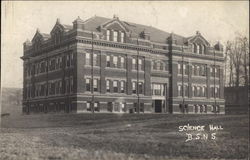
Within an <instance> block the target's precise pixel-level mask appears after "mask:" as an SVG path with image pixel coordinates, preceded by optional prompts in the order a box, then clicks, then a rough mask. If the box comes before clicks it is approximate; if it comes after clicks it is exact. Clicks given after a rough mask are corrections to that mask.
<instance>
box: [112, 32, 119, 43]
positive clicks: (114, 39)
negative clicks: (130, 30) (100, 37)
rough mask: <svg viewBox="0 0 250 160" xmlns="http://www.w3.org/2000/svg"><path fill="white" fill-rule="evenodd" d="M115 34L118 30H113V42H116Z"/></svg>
mask: <svg viewBox="0 0 250 160" xmlns="http://www.w3.org/2000/svg"><path fill="white" fill-rule="evenodd" d="M117 35H118V32H117V31H114V32H113V41H115V42H117Z"/></svg>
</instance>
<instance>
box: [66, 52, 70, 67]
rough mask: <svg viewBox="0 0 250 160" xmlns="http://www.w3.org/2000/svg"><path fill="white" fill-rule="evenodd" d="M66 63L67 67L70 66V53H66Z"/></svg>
mask: <svg viewBox="0 0 250 160" xmlns="http://www.w3.org/2000/svg"><path fill="white" fill-rule="evenodd" d="M66 65H67V67H69V66H70V54H67V55H66Z"/></svg>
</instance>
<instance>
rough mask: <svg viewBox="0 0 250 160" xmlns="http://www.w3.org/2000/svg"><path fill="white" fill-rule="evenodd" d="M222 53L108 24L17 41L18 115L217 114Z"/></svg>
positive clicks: (95, 20) (200, 41) (144, 29)
mask: <svg viewBox="0 0 250 160" xmlns="http://www.w3.org/2000/svg"><path fill="white" fill-rule="evenodd" d="M222 52H223V47H222V45H221V44H219V43H218V44H216V45H215V46H210V44H209V43H208V41H207V40H206V39H205V38H204V37H203V36H202V35H201V34H200V33H199V32H197V33H196V34H195V35H193V36H191V37H183V36H179V35H177V34H174V33H167V32H165V31H162V30H159V29H156V28H154V27H150V26H145V25H140V24H135V23H130V22H125V21H121V20H120V19H119V18H118V17H116V16H114V17H113V18H112V19H108V18H103V17H97V16H95V17H92V18H90V19H88V20H86V21H83V20H82V19H80V18H79V17H78V18H77V19H76V20H75V21H74V22H73V25H72V26H70V25H64V24H61V23H60V20H59V19H58V20H57V22H56V24H55V26H54V27H53V29H52V30H51V32H50V34H45V33H41V32H40V31H39V30H37V32H36V34H35V36H34V37H33V39H32V41H29V40H27V41H26V42H25V43H24V55H23V57H21V58H22V59H23V62H24V63H23V67H24V73H23V75H24V81H23V88H24V89H23V112H24V113H37V112H45V113H46V112H76V113H81V112H93V113H95V112H112V113H174V114H175V113H188V114H192V113H205V114H209V113H224V98H223V97H224V95H223V93H224V88H223V86H224V84H223V61H224V59H223V53H222Z"/></svg>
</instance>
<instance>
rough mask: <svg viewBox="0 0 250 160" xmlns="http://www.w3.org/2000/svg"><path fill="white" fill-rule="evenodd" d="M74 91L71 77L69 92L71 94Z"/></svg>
mask: <svg viewBox="0 0 250 160" xmlns="http://www.w3.org/2000/svg"><path fill="white" fill-rule="evenodd" d="M73 90H74V80H73V77H71V78H70V92H73Z"/></svg>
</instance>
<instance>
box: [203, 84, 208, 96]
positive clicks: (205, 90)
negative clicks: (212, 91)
mask: <svg viewBox="0 0 250 160" xmlns="http://www.w3.org/2000/svg"><path fill="white" fill-rule="evenodd" d="M206 92H207V88H206V87H205V86H204V87H202V96H203V97H206V96H207V94H206Z"/></svg>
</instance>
